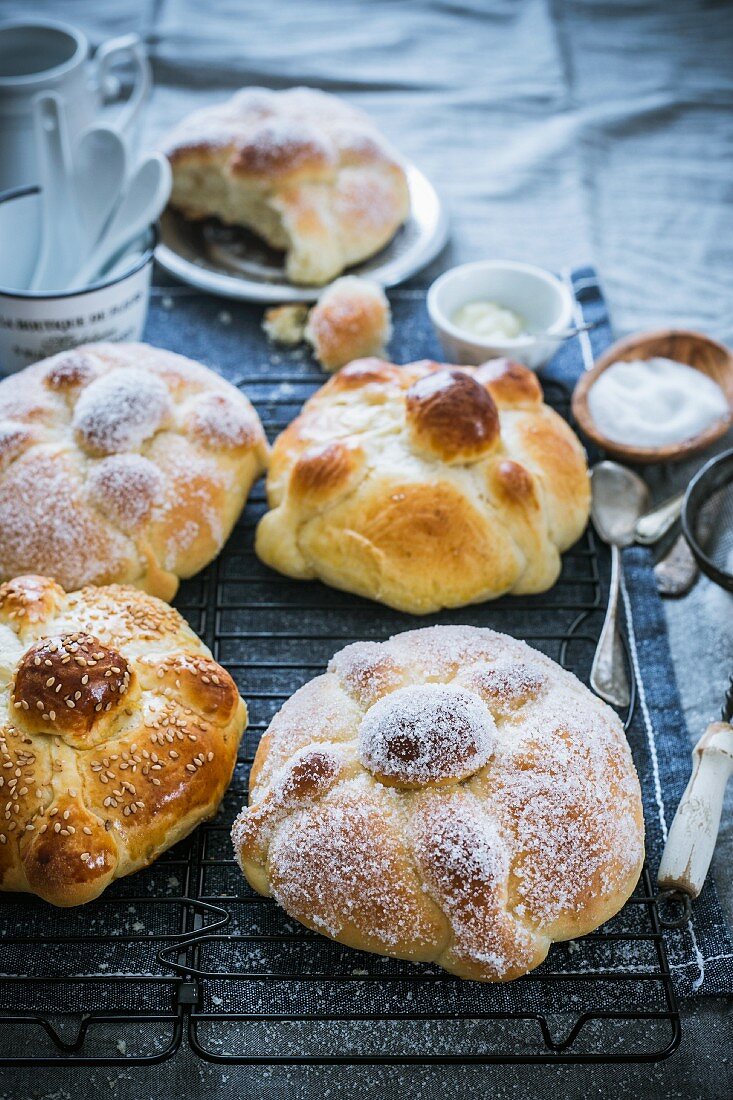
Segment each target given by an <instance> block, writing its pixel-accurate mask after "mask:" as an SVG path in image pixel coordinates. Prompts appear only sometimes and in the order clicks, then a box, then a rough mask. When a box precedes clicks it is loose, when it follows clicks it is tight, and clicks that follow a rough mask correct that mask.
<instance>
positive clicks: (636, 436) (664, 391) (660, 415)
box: [588, 358, 728, 447]
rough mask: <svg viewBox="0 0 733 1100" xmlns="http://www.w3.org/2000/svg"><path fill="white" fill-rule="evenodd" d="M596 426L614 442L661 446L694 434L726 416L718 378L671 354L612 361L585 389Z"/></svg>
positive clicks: (682, 440) (691, 436)
mask: <svg viewBox="0 0 733 1100" xmlns="http://www.w3.org/2000/svg"><path fill="white" fill-rule="evenodd" d="M588 409H589V411H590V414H591V416H592V417H593V420H594V421H595V424H596V427H597V428H598V429H599V431H601V432H602V433H603V435H605V436H606V437H607V438H608V439H612V440H614V442H616V443H624V444H630V445H633V446H637V447H660V446H665V445H666V444H670V443H683V442H684V441H685V440H686V439H692V438H693V436H696V435H698V434H699V433H700V432H702V431H704V430H705V428H707V427H709V426H710V425H711V424H713V423H714V422H715V421H716V420H719V419H720V418H721V417H723V416H725V415H726V413H727V411H728V402H727V400H726V397H725V394H724V393H723V391H722V389H721V388H720V386H719V385H718V384H717V382H714V381H713V379H712V378H709V377H708V376H707V375H706V374H703V373H702V372H701V371H699V370H695V369H694V368H693V367H688V366H686V365H685V364H684V363H677V362H675V361H674V360H673V359H662V358H655V359H634V360H630V361H628V362H626V361H623V360H620V361H619V362H616V363H612V364H611V366H610V367H609V368H608V370H605V371H604V372H603V374H601V375H600V377H599V378H598V381H597V382H596V383H595V385H593V386H592V387H591V389H590V392H589V394H588Z"/></svg>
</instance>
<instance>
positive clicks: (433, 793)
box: [232, 627, 644, 981]
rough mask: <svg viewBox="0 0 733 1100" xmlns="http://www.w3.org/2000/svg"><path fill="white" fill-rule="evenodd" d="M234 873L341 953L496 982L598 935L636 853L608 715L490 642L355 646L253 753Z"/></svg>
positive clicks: (620, 739)
mask: <svg viewBox="0 0 733 1100" xmlns="http://www.w3.org/2000/svg"><path fill="white" fill-rule="evenodd" d="M232 837H233V841H234V847H235V852H236V855H237V858H238V860H239V862H240V864H241V867H242V870H243V871H244V874H245V875H246V876H247V878H248V880H249V882H250V883H251V884H252V886H253V887H254V888H255V889H256V890H258V891H259V892H260V893H261V894H265V895H271V896H273V897H274V898H275V899H276V900H277V901H278V902H279V903H280V905H282V907H283V908H284V909H285V910H286V912H287V913H288V914H289V915H290V916H291V917H294V918H295V919H296V920H299V921H300V922H301V923H302V924H305V925H306V926H307V927H309V928H312V929H314V930H315V931H317V932H321V933H323V934H324V935H326V936H330V937H331V938H332V939H334V940H338V941H339V943H344V944H347V945H348V946H349V947H355V948H359V949H360V950H364V951H375V952H377V953H379V954H382V955H393V956H396V957H397V958H402V959H409V960H411V961H412V962H432V963H438V964H439V965H440V966H443V967H445V969H446V970H449V971H451V972H452V973H454V974H457V975H459V976H460V977H462V978H472V979H477V980H480V981H507V980H509V979H511V978H516V977H518V976H519V975H521V974H525V973H526V972H527V971H529V970H532V969H533V967H535V966H537V965H538V964H539V963H541V962H542V960H543V959H544V958H545V956H546V955H547V952H548V949H549V947H550V944H551V943H552V941H553V940H567V939H571V938H574V937H577V936H582V935H585V934H586V933H588V932H591V931H592V930H593V929H594V928H596V927H598V925H600V924H602V923H603V922H604V921H607V920H609V919H610V917H612V916H613V915H614V913H616V912H617V911H618V910H619V909H620V908H621V907H622V906H623V905H624V903H625V902H626V900H627V898H628V897H629V896H630V894H631V892H632V890H633V889H634V886H635V884H636V882H637V880H638V878H639V874H640V871H641V866H642V862H643V858H644V831H643V818H642V809H641V796H640V791H639V782H638V779H637V776H636V772H635V770H634V765H633V763H632V760H631V753H630V752H629V747H628V744H627V741H626V738H625V736H624V731H623V728H622V726H621V723H620V721H619V719H618V717H617V716H616V714H615V713H614V712H613V711H612V710H611V709H610V708H609V707H607V706H606V704H605V703H603V702H601V700H599V699H598V698H596V697H595V696H594V695H592V694H591V693H590V692H589V691H588V690H587V689H586V688H585V687H584V686H583V685H582V684H581V683H580V682H579V681H578V680H577V679H576V678H575V677H574V676H573V675H571V674H570V673H569V672H565V671H564V670H563V669H561V668H560V667H559V666H558V665H556V664H555V663H554V662H553V661H551V660H550V659H549V658H547V657H545V656H544V655H543V654H541V653H538V652H536V651H535V650H533V649H530V647H529V646H527V645H525V644H524V643H523V642H518V641H515V640H514V639H513V638H509V637H507V636H506V635H504V634H497V633H495V632H494V631H492V630H485V629H476V628H472V627H433V628H430V629H427V630H415V631H410V632H408V633H405V634H398V635H396V636H395V637H393V638H391V639H390V640H389V641H388V642H384V643H379V642H357V643H356V644H355V645H350V646H347V647H346V648H345V649H343V650H341V652H340V653H337V654H336V656H335V657H334V658H333V660H332V661H331V663H330V665H329V668H328V672H327V673H326V674H325V675H324V676H319V677H318V678H317V679H315V680H312V681H311V682H310V683H309V684H306V685H305V687H302V688H301V689H300V690H299V691H297V692H296V693H295V695H294V696H293V697H292V698H291V699H290V700H289V701H288V702H287V703H286V704H285V706H284V707H283V708H282V710H281V711H280V712H279V713H278V714H277V715H276V716H275V718H274V719H273V721H272V722H271V724H270V727H269V729H268V730H267V732H266V733H265V734H264V736H263V738H262V741H261V742H260V746H259V749H258V751H257V756H256V758H255V762H254V766H253V769H252V774H251V780H250V804H249V808H248V809H246V810H244V811H243V812H242V813H241V814H240V816H239V817H238V818H237V820H236V822H235V824H234V827H233V830H232Z"/></svg>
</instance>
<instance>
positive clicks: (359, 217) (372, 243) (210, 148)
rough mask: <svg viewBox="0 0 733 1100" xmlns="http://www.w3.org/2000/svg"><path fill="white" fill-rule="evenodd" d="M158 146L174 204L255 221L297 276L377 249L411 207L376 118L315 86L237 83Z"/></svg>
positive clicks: (328, 270)
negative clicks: (230, 94)
mask: <svg viewBox="0 0 733 1100" xmlns="http://www.w3.org/2000/svg"><path fill="white" fill-rule="evenodd" d="M164 150H165V152H166V153H167V155H168V157H169V159H170V162H171V166H172V168H173V194H172V198H171V202H172V204H173V206H175V207H177V208H179V209H180V210H182V211H183V213H184V214H185V215H186V216H187V217H189V218H205V217H209V216H211V215H216V217H218V218H220V219H221V220H222V221H224V222H226V223H228V224H230V225H241V226H245V227H246V228H248V229H250V230H252V231H253V232H254V233H256V234H257V235H258V236H260V237H262V238H263V239H264V240H265V241H266V242H267V243H268V244H269V245H271V246H272V247H273V248H276V249H281V250H283V251H284V252H285V253H286V261H285V262H286V271H287V275H288V278H289V279H291V280H292V281H293V282H294V283H302V284H312V285H321V284H323V283H327V282H328V281H329V280H330V279H333V278H335V277H336V276H337V275H339V274H340V273H341V272H342V271H343V270H344V268H346V267H348V266H349V265H350V264H356V263H359V262H360V261H361V260H364V259H366V258H367V257H368V256H371V255H373V254H374V253H375V252H378V251H379V249H380V248H382V247H383V246H384V245H386V244H387V243H388V242H389V241H390V240H391V239H392V237H393V236H394V234H395V233H396V232H397V230H398V229H399V227H400V226H401V225H402V223H403V222H404V221H405V219H406V218H407V215H408V213H409V209H410V196H409V190H408V186H407V178H406V176H405V171H404V169H403V167H402V165H401V164H400V161H399V159H398V157H397V156H396V154H395V153H394V151H393V150H392V149H391V148H390V147H389V145H388V144H387V142H386V141H385V140H384V138H383V137H382V136H381V134H380V133H379V131H378V130H377V129H376V127H375V125H374V123H373V122H372V121H371V120H370V119H369V117H368V116H367V115H365V114H364V113H363V112H362V111H359V110H357V109H356V108H354V107H352V106H350V105H349V104H347V103H344V102H343V101H342V100H340V99H338V98H337V97H336V96H333V95H328V94H326V93H325V92H319V91H316V90H315V89H313V88H290V89H288V90H286V91H280V92H272V91H268V90H267V89H266V88H246V89H243V90H242V91H240V92H237V94H236V95H234V96H233V97H232V98H231V99H229V100H227V102H225V103H219V104H215V105H213V106H211V107H204V108H202V109H200V110H198V111H194V113H193V114H191V115H189V116H187V117H186V118H185V119H184V120H183V121H182V122H181V123H180V125H179V126H178V127H177V128H176V129H175V130H174V131H173V132H172V133H171V134H170V135H169V136H168V137H167V138H166V139H165V141H164Z"/></svg>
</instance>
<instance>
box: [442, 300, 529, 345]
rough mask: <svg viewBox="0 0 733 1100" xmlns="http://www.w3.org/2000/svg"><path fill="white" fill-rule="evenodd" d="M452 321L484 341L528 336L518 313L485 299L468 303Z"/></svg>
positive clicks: (455, 314) (456, 313) (456, 312)
mask: <svg viewBox="0 0 733 1100" xmlns="http://www.w3.org/2000/svg"><path fill="white" fill-rule="evenodd" d="M451 320H452V321H453V324H454V325H456V326H457V327H458V328H462V329H463V330H464V331H465V332H468V333H470V334H471V335H472V336H481V337H483V338H484V339H489V340H516V339H517V338H518V337H520V336H526V332H525V331H524V320H523V318H521V317H520V316H519V314H518V313H515V312H514V310H512V309H506V308H505V307H504V306H500V305H499V303H498V302H490V301H487V300H485V299H481V300H479V301H476V302H466V304H465V305H462V306H460V308H459V309H457V310H456V311H455V313H454V314H453V316H452V318H451Z"/></svg>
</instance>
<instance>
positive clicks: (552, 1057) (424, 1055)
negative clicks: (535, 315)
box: [0, 370, 680, 1065]
mask: <svg viewBox="0 0 733 1100" xmlns="http://www.w3.org/2000/svg"><path fill="white" fill-rule="evenodd" d="M321 381H322V379H321V377H320V376H315V375H313V376H312V377H311V376H309V375H308V374H307V373H305V374H304V373H303V372H302V370H301V372H300V373H298V375H297V377H295V378H294V377H293V376H292V375H289V374H288V375H283V376H282V377H273V376H272V375H268V377H267V379H266V382H265V381H264V380H263V378H262V376H259V377H252V378H243V379H240V380H239V384H240V385H241V386H242V387H243V388H244V389H245V390H246V392H247V393H248V395H249V396H250V397H251V398H252V400H253V401H254V403H255V404H256V405H257V406H258V410H259V412H260V415H261V417H262V419H263V422H264V424H265V426H266V428H267V430H268V434H269V435H270V437H271V438H272V437H273V436H274V435H275V434H276V433H277V432H278V431H279V430H281V429H282V428H283V427H285V425H286V424H287V423H288V422H289V421H290V420H291V419H292V418H293V416H294V415H296V414H297V412H298V410H299V408H300V405H301V404H302V401H303V400H304V398H305V397H306V396H307V395H308V394H309V393H310V392H311V391H312V389H313V388H314V386H315V385H318V384H320V382H321ZM545 389H546V398H547V400H548V401H549V402H550V403H551V404H553V405H555V407H558V408H560V409H561V411H563V412H565V413H566V414H567V404H568V395H567V393H566V392H565V390H564V389H563V388H562V387H560V386H559V385H558V384H557V383H553V382H545ZM263 509H264V496H263V490H262V486H261V485H259V486H258V487H257V488H256V490H255V492H254V493H253V495H252V498H251V500H250V502H249V504H248V506H247V509H246V510H245V513H244V516H243V517H242V520H241V521H240V523H239V525H238V527H237V529H236V530H235V532H234V534H233V536H232V538H231V539H230V540H229V543H228V545H227V546H226V548H225V549H224V551H223V553H222V554H221V555H220V556H219V558H218V559H217V560H216V561H215V562H214V563H213V564H212V565H211V566H210V567H209V568H208V569H207V570H206V571H205V572H204V573H202V574H201V575H200V576H199V577H198V578H195V579H194V580H193V581H191V582H188V583H187V584H185V585H184V586H182V589H181V592H180V595H179V598H178V600H177V605H178V607H179V608H180V610H181V611H182V613H183V614H184V615H185V616H186V617H187V618H188V620H189V621H190V623H191V625H192V626H193V628H194V629H195V630H196V631H197V632H198V633H199V634H200V635H201V636H202V637H203V638H204V640H205V641H206V642H207V644H208V645H209V646H210V648H211V649H212V651H213V653H214V655H215V657H216V658H217V659H218V660H219V661H220V662H221V663H222V664H224V665H225V666H226V667H227V668H228V669H229V670H230V671H231V673H232V675H233V676H234V678H235V679H236V681H237V683H238V686H239V689H240V691H241V693H242V695H243V696H244V698H245V699H246V700H247V704H248V707H249V715H250V725H249V728H248V730H247V732H246V734H245V736H244V738H243V741H242V746H241V753H240V758H239V760H238V763H237V766H236V771H235V776H234V780H233V783H232V785H231V787H230V789H229V791H228V792H227V794H226V796H225V798H224V802H223V804H222V807H221V808H220V812H219V814H218V816H217V817H216V818H215V819H214V820H213V821H211V822H208V823H206V824H204V825H202V826H201V827H199V828H198V829H197V830H196V832H195V833H194V834H193V835H192V836H191V837H189V838H188V839H187V840H186V841H184V842H183V843H181V844H179V845H177V846H176V848H174V849H172V850H171V851H170V852H169V853H167V854H166V855H165V856H164V857H163V858H161V859H160V860H158V861H157V863H155V864H154V865H153V866H152V867H151V868H148V869H147V870H146V871H144V872H141V873H139V874H137V875H133V876H131V877H130V878H128V879H123V880H121V881H119V882H117V883H115V884H114V886H113V887H112V888H111V889H110V890H109V891H108V892H107V893H106V894H105V895H104V896H103V897H102V898H101V899H99V900H98V901H97V902H94V903H92V904H91V905H89V906H85V907H84V908H83V909H81V910H74V909H72V910H61V911H58V910H53V909H51V908H50V907H48V906H46V905H44V904H43V903H42V902H39V901H36V900H34V899H31V898H27V897H20V896H14V895H4V896H3V897H2V899H0V944H1V946H0V974H1V975H2V985H1V988H0V1064H4V1065H12V1064H15V1065H19V1064H35V1065H38V1064H55V1065H59V1064H77V1065H78V1064H88V1065H92V1064H104V1065H113V1064H127V1065H129V1064H133V1063H137V1064H139V1063H145V1062H158V1061H163V1060H165V1059H166V1058H168V1057H170V1056H171V1055H172V1054H173V1053H174V1052H175V1051H176V1049H177V1048H178V1047H179V1046H180V1044H181V1042H182V1041H184V1040H185V1041H186V1042H187V1043H188V1045H189V1046H190V1048H191V1049H192V1050H193V1051H194V1052H195V1053H196V1054H198V1055H199V1056H200V1057H201V1058H203V1059H206V1060H209V1061H215V1062H233V1063H288V1064H313V1063H316V1064H317V1063H324V1064H325V1063H340V1064H344V1063H350V1064H356V1063H383V1064H384V1063H395V1064H399V1063H423V1064H427V1063H461V1064H465V1063H471V1062H474V1063H482V1062H483V1063H489V1062H545V1063H548V1062H608V1061H621V1062H643V1061H655V1060H658V1059H661V1058H664V1057H665V1056H667V1055H668V1054H670V1053H671V1052H672V1051H673V1050H674V1049H675V1048H676V1046H677V1045H678V1043H679V1039H680V1024H679V1015H678V1012H677V1006H676V1001H675V995H674V989H673V985H672V980H671V976H670V971H669V966H668V963H667V958H666V954H665V948H664V942H663V938H662V928H663V926H664V920H663V914H662V912H661V910H660V906H659V899H658V898H656V897H655V895H654V890H653V887H652V883H651V879H650V876H649V873H648V871H647V869H646V868H645V869H644V873H643V875H642V878H641V881H640V883H639V886H638V887H637V889H636V891H635V893H634V896H633V897H632V899H631V900H630V902H629V903H628V904H627V905H626V907H625V908H624V910H623V911H622V912H621V913H619V914H618V915H617V916H616V917H614V918H613V920H611V921H610V922H608V924H606V925H604V926H603V928H602V929H600V930H599V931H597V932H595V933H594V934H592V935H590V936H587V937H585V938H584V939H582V940H578V941H576V942H571V943H567V944H556V945H555V946H554V947H553V948H552V949H551V952H550V955H549V956H548V959H547V960H546V962H545V963H544V964H543V965H542V966H540V967H539V968H538V969H537V970H535V971H533V972H532V973H531V974H529V975H528V976H526V977H524V978H522V979H520V980H519V981H516V982H513V983H510V984H508V985H496V986H491V985H483V984H479V983H472V982H462V981H460V980H459V979H456V978H453V977H451V976H449V975H447V974H445V973H444V972H443V971H441V970H439V969H438V968H437V967H431V966H416V965H411V964H409V963H405V962H401V961H399V960H394V959H386V958H381V957H379V956H375V955H369V954H365V953H362V952H357V951H353V950H350V949H348V948H346V947H342V946H340V945H339V944H335V943H332V942H331V941H329V940H327V939H325V938H323V937H320V936H318V935H316V934H314V933H311V932H309V931H308V930H306V929H304V928H302V927H301V926H300V925H298V924H296V923H295V922H294V921H291V920H290V919H289V918H288V917H287V915H286V914H285V913H284V912H283V911H282V910H280V909H279V908H278V907H277V906H276V905H275V903H274V902H272V901H270V900H267V899H263V898H260V897H259V896H258V895H256V894H255V893H254V892H253V891H251V890H250V889H249V887H248V886H247V884H246V882H245V881H244V879H243V877H242V875H241V873H240V872H239V870H238V868H237V867H236V864H235V863H234V861H233V859H232V852H231V846H230V841H229V828H230V825H231V822H232V820H233V818H234V816H235V814H236V813H237V812H238V810H239V809H240V807H241V806H242V804H243V803H244V801H245V799H246V789H247V781H248V774H249V768H250V765H251V762H252V759H253V756H254V753H255V750H256V747H257V742H258V740H259V738H260V736H261V734H262V732H263V730H264V729H265V728H266V727H267V725H268V723H269V721H270V719H271V718H272V716H273V714H274V713H275V712H276V711H277V710H278V708H279V707H280V706H281V705H282V703H283V702H284V701H285V699H287V698H288V696H290V695H291V694H292V692H293V691H295V690H296V689H297V688H298V687H300V686H301V685H302V684H303V683H305V682H306V681H307V680H309V679H311V678H312V677H313V676H316V675H318V674H319V673H320V672H322V671H323V669H324V667H325V665H326V663H327V661H328V659H329V658H330V657H331V655H332V654H333V652H334V651H335V650H337V649H339V648H341V647H342V646H343V645H346V644H347V643H348V642H350V641H353V640H356V639H359V638H373V639H383V638H385V637H387V636H388V635H390V634H393V633H395V632H397V631H400V630H405V629H410V628H414V627H415V625H416V622H415V619H414V618H411V617H410V616H407V615H403V614H400V613H398V612H396V611H391V610H389V609H387V608H383V607H380V606H378V605H376V604H374V603H371V602H369V601H367V600H362V599H359V598H357V597H353V596H350V595H348V594H345V593H341V592H338V591H336V590H334V589H329V588H325V587H323V586H322V585H320V584H318V583H315V582H314V583H302V582H296V581H291V580H288V579H287V578H284V577H280V576H278V575H276V574H274V573H273V572H271V571H270V570H268V569H266V568H265V567H264V566H263V565H262V564H261V563H260V562H259V561H258V560H257V558H256V557H255V555H254V553H253V549H252V544H253V530H254V527H255V525H256V522H257V519H258V517H259V515H260V514H261V513H262V511H263ZM607 564H608V563H607V556H606V554H605V551H604V550H603V548H600V547H599V546H598V544H597V543H596V541H595V539H594V537H593V534H592V532H591V531H590V530H588V531H587V532H586V534H585V535H584V537H583V538H582V540H581V541H580V542H579V543H578V544H577V545H576V546H575V547H574V548H573V549H572V550H571V551H570V552H569V553H567V554H566V555H565V558H564V562H563V571H562V575H561V577H560V580H559V581H558V583H557V584H556V585H555V586H554V587H553V588H552V589H551V590H550V591H549V592H548V593H546V594H544V595H542V596H539V597H527V598H515V597H506V598H504V599H501V600H497V601H494V602H491V603H487V604H483V605H480V606H477V607H472V608H463V609H461V610H460V611H458V612H444V613H441V614H438V615H435V616H431V617H429V618H427V619H424V620H420V623H421V624H422V625H429V624H431V623H446V622H463V623H469V624H474V625H480V626H490V627H493V628H495V629H498V630H506V631H507V632H508V633H511V634H514V635H516V636H518V637H522V638H524V639H526V640H527V641H528V642H529V643H530V644H532V645H534V646H536V647H537V648H539V649H541V650H543V651H544V652H545V653H547V654H548V655H549V656H550V657H552V658H553V659H554V660H556V661H558V662H559V663H560V664H562V665H564V666H565V667H567V668H570V669H572V671H574V672H575V673H576V674H577V675H578V676H580V678H581V679H582V680H584V681H586V682H587V680H588V674H589V671H590V664H591V661H592V657H593V652H594V649H595V644H596V641H597V638H598V635H599V633H600V627H601V622H602V606H603V599H602V597H603V592H604V589H605V583H606V570H607ZM632 678H633V677H632ZM634 707H635V697H634V698H632V702H631V705H630V707H629V710H628V713H627V714H626V716H625V717H626V723H627V726H628V725H629V724H630V722H631V719H632V716H633V712H634ZM632 747H633V746H632ZM670 923H672V921H671V920H670Z"/></svg>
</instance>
